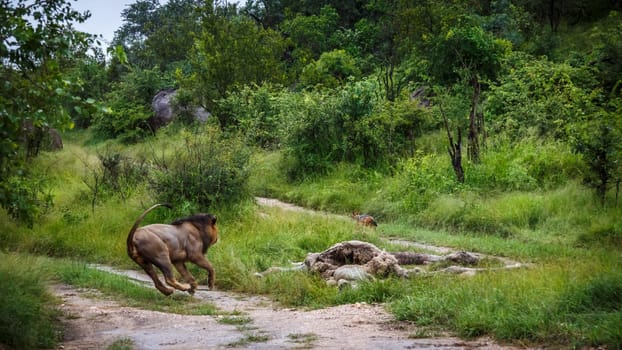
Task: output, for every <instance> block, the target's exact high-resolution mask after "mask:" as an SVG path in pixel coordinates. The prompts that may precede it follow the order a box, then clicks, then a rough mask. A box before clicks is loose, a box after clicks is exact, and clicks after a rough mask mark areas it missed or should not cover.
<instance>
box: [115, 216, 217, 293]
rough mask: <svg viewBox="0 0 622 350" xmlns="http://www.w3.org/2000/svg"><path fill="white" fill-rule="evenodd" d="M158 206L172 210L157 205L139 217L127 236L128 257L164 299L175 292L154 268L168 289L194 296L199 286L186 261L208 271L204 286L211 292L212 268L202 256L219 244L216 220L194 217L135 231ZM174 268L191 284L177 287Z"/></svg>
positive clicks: (212, 283) (212, 285)
mask: <svg viewBox="0 0 622 350" xmlns="http://www.w3.org/2000/svg"><path fill="white" fill-rule="evenodd" d="M159 206H166V207H169V208H171V205H170V204H156V205H154V206H152V207H151V208H149V209H147V210H145V212H144V213H142V215H141V216H140V217H139V218H138V219H137V220H136V222H135V223H134V226H133V227H132V229H131V230H130V233H129V235H128V236H127V254H128V255H129V257H130V258H132V260H134V261H135V262H136V263H137V264H138V265H140V266H141V267H142V268H143V269H144V270H145V272H146V273H147V274H148V275H149V277H151V279H152V280H153V283H154V284H155V286H156V288H157V289H158V290H159V291H160V292H162V293H163V294H164V295H170V294H171V293H173V291H174V289H172V288H169V287H167V286H165V285H164V284H163V283H162V282H161V281H160V279H159V278H158V275H157V274H156V271H155V269H154V268H153V265H155V266H156V267H157V268H159V269H160V271H162V274H163V275H164V280H165V281H166V283H167V284H168V285H169V286H171V287H175V288H177V289H179V290H181V291H187V292H188V293H190V294H193V293H194V291H195V290H196V289H197V287H198V284H197V282H196V281H195V279H194V277H193V276H192V275H191V274H190V272H188V270H187V269H186V265H185V262H186V261H191V262H193V263H195V264H196V265H198V266H199V267H202V268H204V269H206V270H207V272H208V279H207V285H208V286H209V288H210V289H213V288H214V268H213V267H212V264H211V263H210V262H209V261H208V260H207V259H206V258H205V252H207V248H208V247H209V246H210V245H212V244H214V243H216V241H218V229H217V228H216V217H215V216H214V215H212V214H195V215H192V216H189V217H187V218H184V219H179V220H176V221H174V222H172V223H171V224H170V225H166V224H152V225H147V226H143V227H138V225H140V222H141V221H142V220H143V219H144V218H145V216H146V215H147V213H149V212H150V211H151V210H153V209H155V208H157V207H159ZM173 266H175V268H176V269H177V271H179V273H180V274H181V275H182V277H183V278H184V279H185V280H186V282H188V283H190V284H187V283H180V282H178V281H177V280H176V279H175V276H174V272H173Z"/></svg>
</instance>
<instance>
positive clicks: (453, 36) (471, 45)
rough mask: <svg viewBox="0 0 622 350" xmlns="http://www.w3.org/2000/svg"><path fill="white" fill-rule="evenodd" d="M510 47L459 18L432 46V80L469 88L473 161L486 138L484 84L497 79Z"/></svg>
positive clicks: (469, 150) (471, 153) (470, 20)
mask: <svg viewBox="0 0 622 350" xmlns="http://www.w3.org/2000/svg"><path fill="white" fill-rule="evenodd" d="M510 47H511V44H510V43H509V42H508V41H505V40H501V39H495V38H494V36H493V35H492V34H490V33H489V32H486V31H484V30H483V29H482V28H481V26H479V24H478V23H477V22H476V21H474V20H473V19H472V18H469V17H466V18H462V19H460V22H459V23H458V24H457V25H456V26H453V27H450V28H448V29H447V31H446V32H444V33H443V34H442V35H441V36H439V37H437V39H436V42H435V45H434V47H433V51H432V58H431V62H432V65H431V70H430V72H431V75H432V78H433V79H434V80H435V81H436V82H438V83H440V84H442V85H446V86H451V85H453V84H459V85H462V86H464V87H465V88H469V89H470V92H471V96H470V101H471V102H470V111H469V125H468V142H469V146H468V154H469V158H470V159H471V160H472V161H474V162H478V161H479V154H480V146H481V144H482V142H483V140H484V138H485V125H484V114H483V112H482V110H481V106H480V100H481V92H482V88H481V84H482V83H483V82H487V81H491V80H494V79H495V78H496V77H497V74H498V73H499V71H500V70H501V63H502V61H503V58H504V57H505V56H506V54H507V53H508V52H509V50H510Z"/></svg>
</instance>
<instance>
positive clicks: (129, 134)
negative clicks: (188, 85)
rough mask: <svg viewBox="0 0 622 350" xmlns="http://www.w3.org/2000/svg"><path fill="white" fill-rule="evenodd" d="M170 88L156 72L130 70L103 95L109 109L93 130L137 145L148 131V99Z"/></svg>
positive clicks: (104, 111) (149, 100)
mask: <svg viewBox="0 0 622 350" xmlns="http://www.w3.org/2000/svg"><path fill="white" fill-rule="evenodd" d="M170 85H172V79H171V78H170V77H167V76H163V75H162V74H161V73H160V71H159V69H158V68H157V67H156V68H154V69H145V70H141V69H133V70H132V71H131V72H129V73H128V74H126V75H124V76H123V78H122V80H121V81H119V82H116V83H114V84H113V85H112V87H111V91H110V92H108V93H107V94H106V96H105V98H106V100H107V103H108V108H107V109H105V110H102V111H101V112H100V113H98V114H97V115H96V116H95V118H94V120H93V129H94V130H95V132H96V133H97V134H98V135H100V136H101V137H103V138H117V137H118V138H120V139H121V140H122V141H124V142H136V141H137V140H139V139H141V138H142V137H144V136H146V135H148V134H149V133H150V132H151V129H150V126H149V124H148V123H147V120H148V119H149V118H150V117H151V116H152V115H153V111H152V110H151V100H152V98H153V96H155V94H156V92H157V91H159V90H160V89H162V88H165V87H167V86H170Z"/></svg>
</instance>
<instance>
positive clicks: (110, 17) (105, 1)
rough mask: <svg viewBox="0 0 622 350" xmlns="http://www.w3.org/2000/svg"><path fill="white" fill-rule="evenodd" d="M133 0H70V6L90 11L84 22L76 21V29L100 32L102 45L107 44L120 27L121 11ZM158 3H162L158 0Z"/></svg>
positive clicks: (93, 32)
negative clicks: (89, 15)
mask: <svg viewBox="0 0 622 350" xmlns="http://www.w3.org/2000/svg"><path fill="white" fill-rule="evenodd" d="M134 2H136V1H135V0H77V1H71V7H72V8H74V9H76V10H78V11H80V12H84V11H86V10H89V11H91V17H90V18H89V19H87V20H86V22H84V23H76V24H75V27H76V29H78V30H80V31H82V32H87V33H90V34H101V35H102V36H103V41H104V42H103V43H102V44H104V46H106V47H107V46H108V44H109V43H110V41H112V38H113V37H114V32H115V31H116V30H117V29H119V27H121V25H122V24H123V19H122V18H121V11H123V10H124V9H125V8H126V6H127V5H129V4H133V3H134ZM160 3H163V2H162V1H160Z"/></svg>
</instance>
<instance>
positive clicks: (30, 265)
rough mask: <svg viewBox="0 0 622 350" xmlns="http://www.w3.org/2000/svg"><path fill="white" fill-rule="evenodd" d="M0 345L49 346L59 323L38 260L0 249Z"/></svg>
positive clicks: (40, 263)
mask: <svg viewBox="0 0 622 350" xmlns="http://www.w3.org/2000/svg"><path fill="white" fill-rule="evenodd" d="M0 259H1V260H2V264H0V280H1V281H2V283H0V347H3V346H8V347H9V348H13V349H51V348H54V347H55V346H56V344H57V342H58V340H59V339H58V337H59V334H60V330H61V329H60V326H59V324H58V323H56V317H57V316H58V312H57V311H56V309H55V303H56V302H55V299H54V297H53V296H52V294H51V293H49V292H48V291H47V289H46V282H48V281H49V280H50V277H49V274H48V271H47V270H46V269H45V264H44V263H43V261H42V260H41V259H37V258H32V257H28V256H24V255H17V254H6V253H1V252H0Z"/></svg>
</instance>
